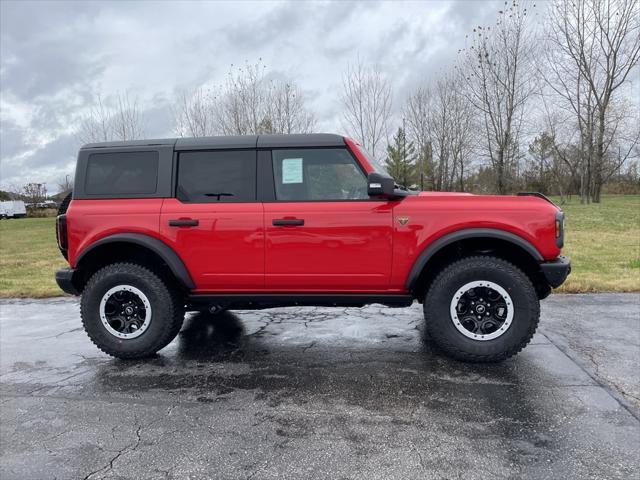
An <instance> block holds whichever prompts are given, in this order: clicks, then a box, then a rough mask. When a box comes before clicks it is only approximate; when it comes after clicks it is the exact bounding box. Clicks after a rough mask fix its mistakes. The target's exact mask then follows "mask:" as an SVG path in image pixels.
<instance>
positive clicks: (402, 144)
mask: <svg viewBox="0 0 640 480" xmlns="http://www.w3.org/2000/svg"><path fill="white" fill-rule="evenodd" d="M415 159H416V152H415V147H414V145H413V142H410V141H408V140H407V135H406V132H405V131H404V129H403V128H402V127H400V128H398V131H397V132H396V134H395V135H394V136H393V143H392V144H391V145H387V158H386V160H385V163H386V167H387V171H388V172H389V175H391V176H392V177H393V178H394V180H395V181H396V183H397V184H398V185H402V186H405V187H409V186H411V185H413V184H414V183H415V177H416V164H415Z"/></svg>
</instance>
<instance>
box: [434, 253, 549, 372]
mask: <svg viewBox="0 0 640 480" xmlns="http://www.w3.org/2000/svg"><path fill="white" fill-rule="evenodd" d="M424 316H425V321H426V329H427V332H428V334H429V336H430V337H431V338H432V339H433V341H434V342H435V343H436V345H437V346H438V347H440V349H442V350H443V351H444V352H445V353H447V354H448V355H450V356H452V357H454V358H456V359H459V360H463V361H471V362H497V361H501V360H504V359H506V358H509V357H511V356H513V355H515V354H516V353H518V352H519V351H520V350H522V349H523V348H524V347H525V346H526V345H527V344H528V343H529V341H530V340H531V337H532V336H533V334H534V333H535V331H536V328H537V326H538V321H539V319H540V303H539V301H538V296H537V294H536V291H535V288H534V287H533V285H532V283H531V281H530V280H529V278H528V277H527V276H526V275H525V274H524V273H523V272H522V271H521V270H520V269H519V268H517V267H516V266H515V265H513V264H511V263H509V262H507V261H505V260H502V259H500V258H495V257H485V256H481V257H468V258H464V259H462V260H459V261H457V262H455V263H453V264H451V265H450V266H448V267H446V268H445V269H444V270H443V271H442V272H440V274H439V275H438V276H437V277H436V279H435V280H434V281H433V283H432V286H431V288H430V289H429V291H428V292H427V295H426V298H425V301H424Z"/></svg>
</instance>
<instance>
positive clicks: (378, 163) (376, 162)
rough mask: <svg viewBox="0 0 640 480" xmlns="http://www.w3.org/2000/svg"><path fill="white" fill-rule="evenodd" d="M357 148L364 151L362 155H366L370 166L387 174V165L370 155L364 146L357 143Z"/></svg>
mask: <svg viewBox="0 0 640 480" xmlns="http://www.w3.org/2000/svg"><path fill="white" fill-rule="evenodd" d="M358 148H359V149H360V151H361V152H362V153H364V156H365V157H367V160H369V163H370V164H371V166H372V167H373V169H374V170H375V171H376V172H378V173H384V174H385V175H389V172H388V171H387V167H386V166H385V164H384V162H383V161H380V160H378V159H377V158H375V157H374V156H373V155H371V154H370V153H369V152H368V151H367V149H366V148H364V147H363V146H362V145H360V144H358Z"/></svg>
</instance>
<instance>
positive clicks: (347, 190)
mask: <svg viewBox="0 0 640 480" xmlns="http://www.w3.org/2000/svg"><path fill="white" fill-rule="evenodd" d="M272 158H273V178H274V181H275V187H276V200H281V201H304V200H325V201H331V200H367V199H369V196H368V195H367V178H366V176H365V174H364V173H363V172H362V170H360V168H359V167H358V165H357V164H356V161H355V160H354V159H353V157H352V156H351V154H350V153H349V152H348V151H347V150H346V149H344V148H308V149H296V150H273V151H272Z"/></svg>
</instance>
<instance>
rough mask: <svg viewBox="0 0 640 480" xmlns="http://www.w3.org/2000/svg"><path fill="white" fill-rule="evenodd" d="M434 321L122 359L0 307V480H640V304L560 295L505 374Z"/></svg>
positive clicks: (271, 321) (342, 314) (237, 332)
mask: <svg viewBox="0 0 640 480" xmlns="http://www.w3.org/2000/svg"><path fill="white" fill-rule="evenodd" d="M422 324H423V319H422V312H421V305H419V304H414V305H413V306H412V307H409V308H403V309H388V308H384V307H379V306H370V307H365V308H362V309H357V308H335V309H330V308H282V309H273V310H263V311H249V312H225V313H222V314H219V315H216V316H212V315H201V314H199V315H193V316H191V317H190V318H189V319H188V320H187V322H186V323H185V326H184V328H183V330H182V332H181V333H180V335H179V336H178V338H177V339H176V340H175V341H174V342H173V343H172V344H171V345H169V346H168V347H167V348H165V349H164V350H162V351H161V352H160V354H159V355H157V356H156V357H155V358H153V359H150V360H146V361H133V362H131V361H129V362H125V361H120V360H114V359H111V358H110V357H108V356H106V355H104V354H102V353H101V352H99V351H98V350H97V349H96V348H95V347H94V346H93V345H92V344H91V342H90V341H89V340H88V338H87V337H86V335H85V334H84V332H83V331H82V329H81V328H80V318H79V314H78V304H77V302H76V301H75V300H73V299H63V298H61V299H51V300H4V301H0V440H1V441H0V478H2V479H49V478H56V479H90V480H98V479H122V478H132V479H133V478H135V479H156V478H157V479H172V478H176V479H182V478H193V479H198V478H225V479H236V478H238V479H248V478H252V479H266V478H292V479H301V478H327V479H338V478H345V479H346V478H366V479H378V478H379V479H392V478H399V479H408V478H421V479H422V478H434V479H436V478H437V479H445V478H446V479H451V478H465V479H467V478H471V479H473V478H478V479H490V478H536V479H537V478H549V479H557V478H562V477H565V478H621V479H627V478H634V477H635V478H637V477H638V476H639V475H640V453H639V452H640V422H639V419H640V380H639V378H638V371H640V369H639V368H638V367H639V366H640V365H639V362H640V295H638V294H598V295H553V296H551V297H550V298H549V299H547V300H545V301H543V302H542V320H541V324H540V329H539V330H538V333H537V334H536V336H535V337H534V339H533V341H532V343H531V344H530V345H529V346H528V347H527V348H526V349H525V350H524V351H523V352H522V353H520V354H519V355H518V356H516V357H514V358H512V359H510V360H508V361H506V362H504V363H502V364H497V365H471V364H463V363H459V362H456V361H453V360H449V359H447V358H445V357H442V356H441V355H439V354H438V353H437V352H435V351H434V350H433V349H432V347H431V346H430V344H429V342H428V339H424V338H423V330H422Z"/></svg>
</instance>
